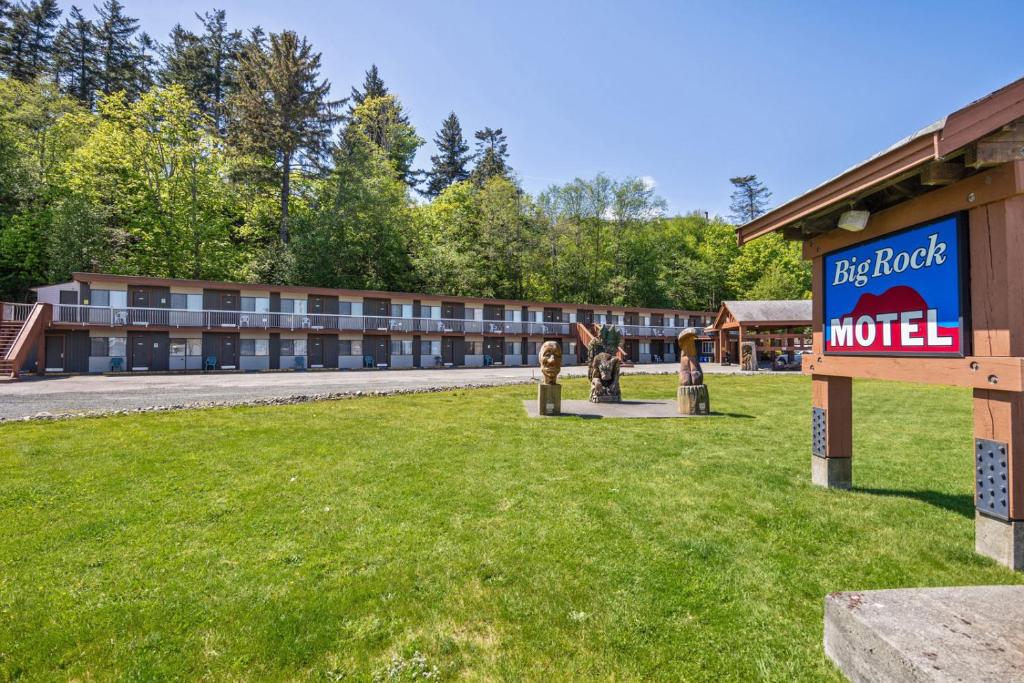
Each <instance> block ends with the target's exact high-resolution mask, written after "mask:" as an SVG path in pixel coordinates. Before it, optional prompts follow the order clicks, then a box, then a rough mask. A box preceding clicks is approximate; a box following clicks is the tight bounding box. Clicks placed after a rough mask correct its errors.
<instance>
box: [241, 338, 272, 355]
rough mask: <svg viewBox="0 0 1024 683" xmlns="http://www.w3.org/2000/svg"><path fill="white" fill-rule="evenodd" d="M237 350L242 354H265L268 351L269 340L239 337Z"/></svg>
mask: <svg viewBox="0 0 1024 683" xmlns="http://www.w3.org/2000/svg"><path fill="white" fill-rule="evenodd" d="M238 352H239V354H241V355H243V356H266V355H267V354H269V353H270V341H269V340H267V339H240V340H239V341H238Z"/></svg>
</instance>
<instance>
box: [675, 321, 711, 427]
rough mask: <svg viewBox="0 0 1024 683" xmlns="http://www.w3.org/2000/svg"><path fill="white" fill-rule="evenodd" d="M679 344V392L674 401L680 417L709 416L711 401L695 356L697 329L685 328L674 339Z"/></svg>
mask: <svg viewBox="0 0 1024 683" xmlns="http://www.w3.org/2000/svg"><path fill="white" fill-rule="evenodd" d="M676 341H677V342H678V344H679V391H678V393H677V394H676V400H677V402H678V404H679V414H680V415H710V414H711V401H710V400H709V398H708V386H707V385H706V384H704V371H703V370H701V368H700V359H699V357H698V356H697V328H695V327H687V328H686V329H685V330H683V331H682V332H680V333H679V337H678V338H677V339H676Z"/></svg>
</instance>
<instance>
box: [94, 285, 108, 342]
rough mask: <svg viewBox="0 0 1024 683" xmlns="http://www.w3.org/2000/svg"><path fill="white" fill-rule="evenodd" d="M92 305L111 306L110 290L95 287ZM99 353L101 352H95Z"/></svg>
mask: <svg viewBox="0 0 1024 683" xmlns="http://www.w3.org/2000/svg"><path fill="white" fill-rule="evenodd" d="M90 302H91V303H90V305H91V306H109V305H110V291H109V290H106V289H94V290H92V294H91V295H90ZM93 355H99V354H93Z"/></svg>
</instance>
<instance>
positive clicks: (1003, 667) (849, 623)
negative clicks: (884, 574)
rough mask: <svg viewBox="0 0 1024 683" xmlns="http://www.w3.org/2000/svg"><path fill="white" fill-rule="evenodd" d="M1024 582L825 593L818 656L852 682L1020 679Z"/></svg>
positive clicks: (1023, 647)
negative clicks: (822, 640) (822, 639)
mask: <svg viewBox="0 0 1024 683" xmlns="http://www.w3.org/2000/svg"><path fill="white" fill-rule="evenodd" d="M1022 623H1024V586H970V587H955V588H906V589H895V590H878V591H863V592H848V593H833V594H831V595H829V596H828V597H827V598H825V654H826V655H828V657H829V658H830V659H831V660H832V661H833V662H834V663H835V664H836V666H838V667H839V669H840V670H841V671H842V672H843V674H844V675H845V676H846V677H847V678H848V679H850V680H851V681H853V683H867V682H868V681H871V682H872V683H874V682H879V681H919V682H924V681H934V682H936V683H938V682H942V683H947V682H948V683H952V682H953V681H972V682H975V681H976V682H981V681H993V682H995V681H1022V680H1024V629H1021V627H1020V625H1021V624H1022Z"/></svg>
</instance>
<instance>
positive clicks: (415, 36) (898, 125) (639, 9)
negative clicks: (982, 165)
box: [65, 0, 1024, 214]
mask: <svg viewBox="0 0 1024 683" xmlns="http://www.w3.org/2000/svg"><path fill="white" fill-rule="evenodd" d="M124 1H125V3H126V5H127V6H128V10H129V13H130V14H132V15H133V16H137V17H139V18H140V19H141V20H142V24H143V28H144V29H145V30H147V31H148V32H149V33H150V34H151V35H153V37H154V38H156V39H158V40H162V39H164V38H165V37H166V35H167V32H168V30H169V29H170V27H171V26H172V25H173V24H174V23H176V22H182V23H184V24H186V25H193V26H194V25H195V24H196V22H195V21H194V20H193V17H192V13H193V12H194V11H205V10H207V9H209V8H211V7H212V6H217V7H222V8H224V9H226V10H227V12H228V19H229V21H230V22H231V24H232V25H233V26H237V27H248V26H250V25H253V24H257V23H258V24H260V25H262V26H263V27H264V28H265V29H267V30H268V31H277V30H281V29H284V28H291V29H294V30H296V31H297V32H299V33H301V34H305V35H306V36H308V37H309V39H310V40H311V41H312V42H313V44H314V45H315V47H316V48H317V49H318V50H320V51H321V52H322V53H323V62H324V75H325V76H326V77H327V78H328V79H330V81H331V82H332V84H333V85H334V90H335V92H336V93H337V94H338V95H342V94H347V93H348V90H349V86H351V85H352V84H354V83H358V82H361V80H362V74H363V72H364V71H365V69H366V68H367V67H369V65H370V64H371V63H374V62H375V63H376V64H377V65H378V67H379V68H380V70H381V74H382V76H383V77H384V79H385V81H386V83H387V84H388V85H389V87H390V88H391V89H392V91H393V92H395V93H397V94H398V95H399V97H400V98H401V100H402V102H403V104H404V105H405V107H406V109H407V110H408V112H409V114H410V117H411V120H412V122H413V123H414V124H415V126H416V127H417V129H418V131H419V133H420V135H421V136H422V137H423V138H425V139H427V140H428V141H429V140H430V139H431V138H433V135H434V132H435V131H436V129H437V128H438V127H439V125H440V122H441V120H442V119H443V118H444V117H445V116H446V115H447V114H448V112H449V111H450V110H454V111H455V112H456V113H457V114H458V116H459V118H460V119H461V120H462V124H463V128H464V129H465V130H466V131H467V135H471V134H472V131H473V130H475V129H478V128H482V127H484V126H492V127H502V128H504V129H505V132H506V134H507V135H508V139H509V148H510V152H511V163H512V166H513V167H514V168H515V169H516V171H517V172H518V174H519V176H520V178H521V180H522V182H523V185H524V186H525V187H526V189H527V190H529V191H531V192H537V191H539V190H541V189H543V188H544V187H546V186H547V185H549V184H551V183H554V182H565V181H568V180H571V179H572V178H573V177H575V176H583V177H589V176H593V175H594V174H596V173H598V172H604V173H606V174H608V175H611V176H613V177H623V176H626V175H634V176H647V177H650V178H652V179H653V181H654V183H655V184H656V187H657V190H658V192H659V193H660V194H661V195H662V196H663V197H665V198H666V199H667V200H668V202H669V206H670V209H671V210H672V211H679V212H684V211H689V210H693V209H705V210H709V211H711V212H712V213H716V212H717V213H723V214H724V213H727V208H728V202H729V194H730V192H731V187H730V185H729V181H728V179H729V177H730V176H733V175H739V174H745V173H756V174H758V175H759V176H760V177H761V178H762V179H763V180H764V181H765V182H766V183H767V184H768V186H769V187H770V188H771V189H772V190H773V191H774V194H775V196H774V198H773V204H775V203H781V202H782V201H784V200H786V199H789V198H791V197H793V196H795V195H797V194H799V193H801V192H803V191H804V190H806V189H808V188H809V187H811V186H813V185H816V184H818V183H819V182H821V181H822V180H824V179H826V178H827V177H830V176H832V175H834V174H835V173H837V172H839V171H841V170H843V169H845V168H847V167H848V166H850V165H852V164H854V163H856V162H858V161H860V160H861V159H863V158H865V157H867V156H869V155H871V154H873V153H875V152H876V151H878V150H880V149H882V148H883V147H885V146H887V145H889V144H891V143H892V142H894V141H896V140H897V139H899V138H901V137H903V136H904V135H907V134H908V133H910V132H912V131H913V130H915V129H917V128H919V127H921V126H923V125H925V124H927V123H930V122H931V121H933V120H935V119H937V118H939V117H940V116H942V115H944V114H946V113H948V112H950V111H952V110H954V109H956V108H958V107H960V106H962V105H964V104H967V103H968V102H970V101H971V100H974V99H976V98H978V97H981V96H983V95H985V94H987V93H988V92H990V91H992V90H994V89H996V88H998V87H1000V86H1002V85H1005V84H1006V83H1009V82H1011V81H1013V80H1015V79H1017V78H1019V77H1021V76H1024V59H1022V58H1021V50H1020V44H1021V38H1020V30H1019V27H1020V26H1021V25H1022V23H1024V3H1022V2H1020V0H1017V1H1016V2H998V1H987V2H984V3H973V2H943V1H941V0H932V1H931V2H895V1H891V2H875V1H867V2H831V1H827V0H826V1H820V2H806V3H795V2H743V1H734V2H730V3H717V2H704V3H684V2H667V1H665V2H645V1H642V0H634V1H630V2H625V1H623V2H605V1H602V0H586V1H582V0H581V1H578V2H575V1H574V2H559V1H554V0H549V1H548V2H534V1H533V0H517V1H516V2H506V3H498V2H485V1H476V2H472V1H469V0H467V1H464V2H448V1H444V0H441V1H437V2H424V1H409V2H399V1H397V0H379V1H378V0H361V1H359V2H326V1H324V0H321V1H313V0H289V1H288V2H281V0H258V1H253V0H246V1H244V2H243V1H241V0H230V1H228V0H209V1H207V2H195V1H193V0H176V1H174V2H166V1H164V2H149V1H146V2H143V1H142V0H124ZM82 4H84V5H86V6H89V3H86V2H83V3H82ZM69 5H70V3H65V7H67V6H69ZM432 152H433V147H432V145H431V144H427V145H426V146H424V148H423V149H422V150H421V151H420V155H419V158H418V163H419V165H420V166H421V167H422V166H425V165H426V164H428V163H429V156H430V154H431V153H432Z"/></svg>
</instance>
